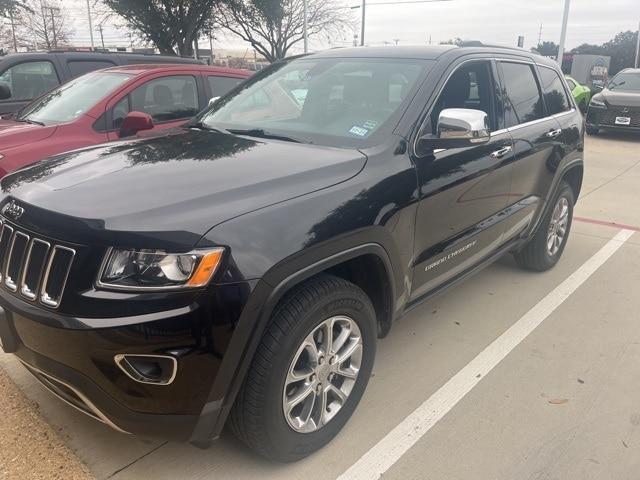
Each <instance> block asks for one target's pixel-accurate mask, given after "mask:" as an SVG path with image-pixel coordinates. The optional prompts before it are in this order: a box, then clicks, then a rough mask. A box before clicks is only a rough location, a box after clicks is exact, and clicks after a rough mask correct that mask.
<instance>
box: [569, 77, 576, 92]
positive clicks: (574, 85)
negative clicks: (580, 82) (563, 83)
mask: <svg viewBox="0 0 640 480" xmlns="http://www.w3.org/2000/svg"><path fill="white" fill-rule="evenodd" d="M567 83H568V84H569V88H570V89H571V91H573V90H575V89H576V87H577V85H576V82H574V81H573V80H571V79H570V78H567Z"/></svg>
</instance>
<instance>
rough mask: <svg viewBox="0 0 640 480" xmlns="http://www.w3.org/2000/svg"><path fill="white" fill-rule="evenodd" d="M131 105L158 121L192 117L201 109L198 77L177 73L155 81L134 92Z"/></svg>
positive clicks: (134, 109)
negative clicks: (197, 84) (197, 83)
mask: <svg viewBox="0 0 640 480" xmlns="http://www.w3.org/2000/svg"><path fill="white" fill-rule="evenodd" d="M130 105H131V110H132V111H137V112H145V113H148V114H149V115H151V116H152V117H153V119H154V120H155V121H156V122H168V121H172V120H180V119H183V118H184V119H188V118H191V117H193V116H194V115H195V114H196V113H198V110H199V108H198V88H197V86H196V79H195V77H193V76H190V75H175V76H171V77H162V78H157V79H155V80H151V81H149V82H147V83H145V84H143V85H141V86H140V87H138V88H136V89H135V90H134V91H133V92H131V101H130ZM124 108H125V107H124V105H123V106H121V109H120V110H121V111H122V112H124Z"/></svg>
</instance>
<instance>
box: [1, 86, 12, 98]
mask: <svg viewBox="0 0 640 480" xmlns="http://www.w3.org/2000/svg"><path fill="white" fill-rule="evenodd" d="M9 98H11V87H10V86H9V84H8V83H5V82H0V100H7V99H9Z"/></svg>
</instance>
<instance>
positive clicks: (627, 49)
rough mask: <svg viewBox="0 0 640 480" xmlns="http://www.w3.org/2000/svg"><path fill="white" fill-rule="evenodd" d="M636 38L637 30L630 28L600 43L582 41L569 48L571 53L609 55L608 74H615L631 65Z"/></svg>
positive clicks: (633, 59)
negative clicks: (578, 44) (580, 43)
mask: <svg viewBox="0 0 640 480" xmlns="http://www.w3.org/2000/svg"><path fill="white" fill-rule="evenodd" d="M637 38H638V32H633V31H631V30H629V31H626V32H620V33H618V34H617V35H616V36H615V37H614V38H612V39H611V40H609V41H608V42H606V43H603V44H602V45H591V44H588V43H583V44H582V45H580V46H578V47H576V48H574V49H573V50H571V53H575V54H590V55H603V56H609V57H611V64H610V65H609V74H610V75H615V74H616V73H618V72H619V71H620V70H623V69H625V68H629V67H633V64H634V62H635V56H636V41H637Z"/></svg>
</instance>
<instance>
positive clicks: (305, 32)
mask: <svg viewBox="0 0 640 480" xmlns="http://www.w3.org/2000/svg"><path fill="white" fill-rule="evenodd" d="M302 10H303V17H304V19H303V21H302V35H303V36H304V53H309V33H308V23H309V16H308V15H309V12H308V5H307V0H302Z"/></svg>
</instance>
